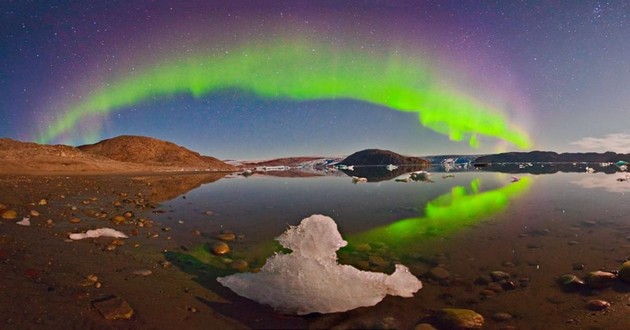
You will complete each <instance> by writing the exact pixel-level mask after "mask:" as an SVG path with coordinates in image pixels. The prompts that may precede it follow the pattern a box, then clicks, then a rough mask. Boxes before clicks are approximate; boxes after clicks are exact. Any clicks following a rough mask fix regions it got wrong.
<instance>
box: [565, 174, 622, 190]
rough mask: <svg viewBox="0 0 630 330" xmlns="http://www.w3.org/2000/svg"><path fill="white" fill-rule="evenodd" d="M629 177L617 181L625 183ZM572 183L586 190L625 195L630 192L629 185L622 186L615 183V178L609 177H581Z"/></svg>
mask: <svg viewBox="0 0 630 330" xmlns="http://www.w3.org/2000/svg"><path fill="white" fill-rule="evenodd" d="M625 180H627V177H626V176H624V177H623V180H619V179H617V181H622V182H623V181H625ZM571 183H573V184H576V185H578V186H580V187H582V188H585V189H601V190H605V191H610V192H619V193H624V192H628V191H630V186H629V185H627V184H620V183H619V182H616V181H614V179H613V178H611V176H609V175H589V176H584V177H580V178H579V179H577V180H573V181H571Z"/></svg>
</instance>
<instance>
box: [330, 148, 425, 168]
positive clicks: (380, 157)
mask: <svg viewBox="0 0 630 330" xmlns="http://www.w3.org/2000/svg"><path fill="white" fill-rule="evenodd" d="M340 164H343V165H388V164H393V165H423V166H428V165H429V161H427V160H426V159H423V158H419V157H408V156H403V155H399V154H397V153H395V152H392V151H389V150H381V149H366V150H362V151H358V152H355V153H353V154H352V155H350V156H348V157H346V159H344V160H342V161H341V162H340Z"/></svg>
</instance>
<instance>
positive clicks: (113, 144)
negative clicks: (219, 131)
mask: <svg viewBox="0 0 630 330" xmlns="http://www.w3.org/2000/svg"><path fill="white" fill-rule="evenodd" d="M181 170H187V171H199V170H213V171H231V170H235V167H234V166H231V165H228V164H225V163H223V162H221V161H220V160H218V159H216V158H213V157H208V156H201V155H199V154H198V153H196V152H193V151H190V150H188V149H185V148H183V147H179V146H177V145H175V144H173V143H170V142H165V141H160V140H156V139H152V138H144V137H119V138H114V139H110V140H106V141H102V142H99V143H96V144H93V145H89V146H82V147H79V148H75V147H71V146H66V145H43V144H37V143H31V142H20V141H15V140H11V139H0V173H15V174H46V173H58V174H60V173H63V174H78V173H131V172H134V173H138V172H162V171H164V172H171V171H181Z"/></svg>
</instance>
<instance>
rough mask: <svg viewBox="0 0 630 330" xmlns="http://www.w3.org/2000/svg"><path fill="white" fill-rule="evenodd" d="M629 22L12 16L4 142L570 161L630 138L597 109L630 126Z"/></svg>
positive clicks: (136, 11) (347, 8)
mask: <svg viewBox="0 0 630 330" xmlns="http://www.w3.org/2000/svg"><path fill="white" fill-rule="evenodd" d="M598 8H599V9H598ZM625 11H627V8H626V6H625V5H623V4H618V5H617V4H612V5H611V4H608V5H599V4H597V3H592V4H591V3H583V4H564V5H546V4H539V3H527V2H525V3H503V4H494V3H491V2H479V1H445V2H440V3H433V2H429V1H426V2H425V1H417V2H416V1H411V2H410V1H392V2H379V1H346V2H334V1H313V2H305V1H269V2H265V3H260V2H253V1H232V2H230V3H229V4H227V3H224V2H220V1H203V2H202V1H191V2H187V3H186V4H179V3H175V2H169V1H155V2H144V1H139V2H135V3H128V2H124V1H119V2H117V1H114V2H108V3H101V2H96V1H87V2H78V1H77V2H72V1H71V2H67V1H63V2H61V1H60V2H54V1H53V2H47V3H8V4H5V5H4V8H3V11H2V13H3V15H4V17H5V19H3V23H2V26H3V29H2V31H3V35H2V45H1V47H2V49H0V50H1V51H2V52H1V55H0V56H1V57H2V58H1V60H2V61H1V63H0V73H2V79H0V87H1V88H0V93H1V94H0V102H1V103H0V120H2V121H3V122H5V123H6V125H4V127H3V128H2V129H1V130H0V136H3V137H9V138H14V139H20V140H23V141H36V142H40V143H68V144H73V145H79V144H84V143H92V142H95V141H97V140H100V139H104V138H109V137H113V136H117V135H122V134H133V135H146V136H152V137H156V138H160V139H164V140H169V141H173V142H175V143H177V144H180V145H183V146H186V147H188V148H190V149H193V150H196V151H199V152H201V153H205V154H210V155H215V156H218V157H221V158H250V159H251V158H264V157H276V156H290V155H306V154H311V155H313V154H320V155H339V154H347V153H350V152H353V151H356V150H359V149H361V148H384V149H391V150H395V151H398V152H402V153H407V154H415V155H423V154H438V153H483V152H493V151H499V150H513V149H530V148H538V149H555V150H558V151H564V150H567V151H568V150H570V149H575V148H578V147H585V144H584V143H582V144H580V143H581V142H580V141H581V140H580V139H582V138H585V137H586V136H591V137H595V138H600V139H603V142H602V143H601V145H605V144H606V141H605V138H602V137H604V136H606V134H610V133H620V134H623V133H624V132H625V131H624V128H623V125H621V123H619V122H618V121H615V120H610V122H608V121H606V123H607V125H606V126H604V125H602V120H601V116H599V117H597V118H599V119H600V120H599V121H596V120H594V119H595V117H594V115H593V113H592V112H591V111H590V110H591V109H593V108H594V106H595V104H597V106H598V109H605V111H606V113H610V114H609V116H610V117H612V116H614V115H623V113H624V112H625V111H627V110H625V109H626V108H624V107H623V104H624V103H623V101H624V99H623V96H621V93H619V92H618V91H619V88H621V87H620V86H622V84H620V83H621V82H624V81H626V80H628V69H629V68H630V65H629V64H628V62H627V60H626V59H625V57H624V58H622V57H621V56H617V55H619V54H622V53H623V52H624V51H625V50H626V49H625V48H626V47H627V46H624V45H626V44H628V43H627V42H626V43H621V42H620V41H623V40H624V38H627V36H626V35H625V34H623V33H622V32H623V26H624V24H625V23H626V21H627V16H626V15H625ZM600 35H601V37H600ZM577 46H580V47H581V48H576V47H577ZM603 46H605V47H603ZM574 48H575V50H574ZM577 49H580V50H577ZM588 51H590V54H593V55H592V57H589V56H590V55H588V54H587V52H588ZM595 55H599V57H596V56H595ZM604 59H607V60H608V61H606V62H605V65H603V66H602V65H600V66H599V67H598V69H597V71H594V70H595V69H593V66H594V65H596V64H603V63H604ZM571 63H573V64H571ZM585 71H586V72H589V73H590V74H587V73H586V72H585ZM602 72H607V73H609V75H608V76H607V78H606V79H608V80H607V81H606V82H605V83H604V82H603V80H602V79H604V78H603V75H604V74H603V73H602ZM613 72H614V74H612V75H611V74H610V73H613ZM624 72H625V73H624ZM611 80H614V82H615V83H613V82H609V81H611ZM588 91H592V92H593V93H592V94H593V96H592V97H587V94H591V93H589V92H588ZM585 92H586V93H585ZM595 100H598V101H595ZM596 102H598V103H596ZM567 121H573V122H575V123H576V124H579V125H583V126H584V127H585V130H584V131H585V132H588V134H590V135H585V133H584V131H582V132H576V130H574V129H572V128H571V126H572V125H566V123H567ZM615 136H617V135H615ZM284 141H291V143H288V144H287V143H285V142H284ZM588 141H593V139H590V140H588ZM597 141H599V140H597ZM589 147H590V148H597V147H598V146H593V145H591V146H589ZM621 148H623V146H622V147H621ZM593 151H604V150H593Z"/></svg>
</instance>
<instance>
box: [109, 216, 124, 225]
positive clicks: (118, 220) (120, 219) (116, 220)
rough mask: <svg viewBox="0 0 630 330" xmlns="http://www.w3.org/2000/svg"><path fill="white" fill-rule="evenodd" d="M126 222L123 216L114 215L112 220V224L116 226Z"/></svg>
mask: <svg viewBox="0 0 630 330" xmlns="http://www.w3.org/2000/svg"><path fill="white" fill-rule="evenodd" d="M126 220H127V218H125V216H122V215H115V216H114V217H113V218H112V222H113V223H115V224H117V225H119V224H122V223H125V221H126Z"/></svg>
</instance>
